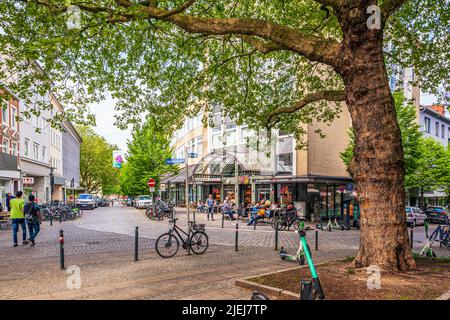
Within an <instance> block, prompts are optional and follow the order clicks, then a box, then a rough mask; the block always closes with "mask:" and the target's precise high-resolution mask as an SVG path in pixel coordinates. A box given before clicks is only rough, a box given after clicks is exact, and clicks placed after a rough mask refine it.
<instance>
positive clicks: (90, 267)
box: [0, 206, 449, 299]
mask: <svg viewBox="0 0 450 320" xmlns="http://www.w3.org/2000/svg"><path fill="white" fill-rule="evenodd" d="M177 217H178V218H179V220H178V225H179V226H180V227H182V228H183V229H185V230H186V229H187V216H186V213H185V211H184V209H181V208H177ZM191 217H192V216H191ZM215 218H216V221H207V220H206V215H205V214H198V213H197V214H196V220H197V221H198V222H200V223H205V224H206V225H207V226H206V232H207V234H208V236H209V241H210V247H209V248H208V250H207V252H206V253H205V254H204V255H201V256H196V255H187V252H186V251H184V250H182V248H181V247H180V250H179V252H178V254H177V255H176V256H175V257H174V258H171V259H162V258H160V257H159V256H158V255H157V254H156V252H155V250H154V243H155V240H156V238H157V237H158V236H159V235H160V234H162V233H164V232H167V230H168V220H167V219H166V220H164V221H151V220H149V219H148V218H147V217H145V215H144V211H143V210H136V209H134V208H130V207H124V206H113V207H106V208H98V209H95V210H92V211H84V215H83V216H82V217H81V218H79V219H77V220H75V221H72V222H63V223H62V224H60V223H59V222H54V223H53V226H50V225H49V223H48V222H45V223H43V224H42V225H41V233H40V234H39V235H38V238H37V240H36V246H34V247H29V246H21V245H19V247H17V248H13V247H12V240H11V231H0V268H1V269H0V270H2V272H1V274H0V297H2V299H248V298H249V297H250V295H251V292H249V291H248V290H244V289H240V288H238V287H236V286H234V280H235V279H237V278H242V277H247V276H252V275H257V274H261V273H267V272H271V271H276V270H282V269H286V268H291V267H295V266H296V264H295V263H289V262H284V261H281V260H280V258H279V255H278V251H275V250H274V244H275V243H274V241H275V240H274V236H275V232H274V230H273V229H272V228H271V227H270V225H269V224H267V225H261V224H258V225H257V228H256V230H253V226H246V225H245V224H243V223H242V222H239V251H238V252H236V251H235V248H234V245H235V228H236V221H228V220H226V221H225V223H224V228H223V229H222V228H221V223H222V221H221V216H220V215H219V216H217V217H215ZM136 226H138V227H139V237H140V238H139V261H137V262H135V261H133V259H134V232H135V227H136ZM310 226H311V227H313V225H310ZM433 228H434V226H432V227H431V228H430V230H432V229H433ZM60 229H63V230H64V235H65V257H66V259H65V266H66V268H68V267H69V266H71V265H75V266H77V267H79V268H80V272H81V288H80V289H68V287H67V284H66V283H67V279H68V278H69V277H70V276H71V274H68V273H66V271H65V270H61V269H60V268H59V243H58V235H59V230H60ZM19 237H20V234H19ZM307 239H308V242H309V245H310V247H311V249H312V250H313V257H314V259H315V262H323V261H328V260H334V259H339V258H345V257H348V256H353V255H354V254H355V253H356V251H357V249H358V242H359V232H358V231H355V230H351V231H340V230H336V231H332V232H326V231H319V250H318V251H315V250H314V230H312V231H308V232H307ZM424 239H425V235H424V232H423V227H418V228H416V229H415V232H414V240H415V241H414V247H415V250H416V251H417V250H419V248H420V246H421V245H422V242H423V240H424ZM281 246H284V247H285V248H288V252H291V253H292V252H294V251H295V249H296V247H297V246H298V235H297V234H296V233H294V232H293V231H284V232H280V233H279V248H280V247H281ZM436 252H437V253H438V255H440V256H442V255H447V256H448V255H449V251H448V250H446V249H443V248H442V249H439V248H437V250H436Z"/></svg>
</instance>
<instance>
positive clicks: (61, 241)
mask: <svg viewBox="0 0 450 320" xmlns="http://www.w3.org/2000/svg"><path fill="white" fill-rule="evenodd" d="M59 267H60V269H64V231H63V230H59Z"/></svg>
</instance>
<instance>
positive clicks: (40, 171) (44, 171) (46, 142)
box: [19, 96, 51, 203]
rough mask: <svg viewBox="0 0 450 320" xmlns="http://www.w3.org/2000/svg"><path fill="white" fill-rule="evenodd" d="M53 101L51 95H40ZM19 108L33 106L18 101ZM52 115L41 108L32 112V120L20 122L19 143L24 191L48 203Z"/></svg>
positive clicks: (21, 109) (30, 107) (23, 109)
mask: <svg viewBox="0 0 450 320" xmlns="http://www.w3.org/2000/svg"><path fill="white" fill-rule="evenodd" d="M36 99H45V100H46V102H47V103H50V97H49V96H46V97H38V98H36ZM19 107H20V111H21V112H25V111H30V110H31V109H32V108H33V106H31V105H30V106H28V105H26V104H25V103H23V102H22V101H20V103H19ZM50 117H51V111H50V110H42V112H41V114H39V115H35V114H32V115H31V117H30V118H29V119H26V118H25V119H23V121H22V122H21V135H20V144H21V146H22V148H21V150H22V152H21V155H20V168H21V172H22V184H23V187H22V188H23V191H24V193H25V194H33V195H34V196H35V198H36V199H37V200H36V201H37V202H39V203H43V202H48V201H50V199H51V190H50V171H51V164H50V133H51V131H50V124H49V123H48V122H47V119H49V118H50Z"/></svg>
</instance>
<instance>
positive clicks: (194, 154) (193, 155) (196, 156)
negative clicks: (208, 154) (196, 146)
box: [188, 152, 198, 158]
mask: <svg viewBox="0 0 450 320" xmlns="http://www.w3.org/2000/svg"><path fill="white" fill-rule="evenodd" d="M188 158H198V153H195V152H189V153H188Z"/></svg>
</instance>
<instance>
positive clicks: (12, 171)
mask: <svg viewBox="0 0 450 320" xmlns="http://www.w3.org/2000/svg"><path fill="white" fill-rule="evenodd" d="M4 93H5V92H2V91H0V103H1V105H0V203H1V204H2V207H3V209H4V210H6V205H5V203H6V195H7V194H8V193H11V194H14V193H15V192H16V191H17V190H19V188H20V178H21V177H20V170H19V169H20V166H19V152H20V124H19V122H18V121H17V117H18V116H19V103H18V101H17V100H16V99H14V98H11V99H7V98H6V99H4V98H2V96H3V94H4Z"/></svg>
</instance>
